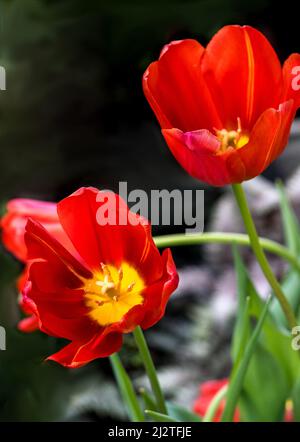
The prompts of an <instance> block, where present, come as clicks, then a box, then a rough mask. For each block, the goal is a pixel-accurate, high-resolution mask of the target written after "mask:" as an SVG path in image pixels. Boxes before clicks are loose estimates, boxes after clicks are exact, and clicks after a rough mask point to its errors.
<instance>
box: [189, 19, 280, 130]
mask: <svg viewBox="0 0 300 442" xmlns="http://www.w3.org/2000/svg"><path fill="white" fill-rule="evenodd" d="M201 67H202V72H203V75H204V77H205V79H206V81H207V84H208V86H209V89H210V91H211V94H212V96H213V99H214V101H215V103H216V106H217V109H218V112H219V114H220V117H221V120H222V121H223V128H225V129H227V130H231V129H236V128H237V118H238V117H240V118H241V123H242V127H243V128H244V129H248V130H250V129H251V128H252V126H253V125H254V124H255V122H256V120H257V119H258V118H259V116H260V114H261V113H262V112H264V111H265V110H266V109H268V108H270V107H275V108H277V107H278V105H279V99H280V96H281V84H282V83H281V82H282V72H281V66H280V63H279V60H278V58H277V55H276V53H275V52H274V50H273V48H272V46H271V45H270V43H269V42H268V40H267V39H266V38H265V37H264V36H263V35H262V34H261V33H260V32H259V31H257V30H256V29H253V28H251V27H249V26H243V27H241V26H225V27H224V28H222V29H221V30H220V31H219V32H218V33H217V34H216V35H215V36H214V37H213V38H212V40H211V41H210V43H209V44H208V46H207V48H206V51H205V54H204V56H203V58H202V63H201ZM186 109H187V108H186V107H185V108H184V109H183V111H186ZM217 128H218V129H222V127H217Z"/></svg>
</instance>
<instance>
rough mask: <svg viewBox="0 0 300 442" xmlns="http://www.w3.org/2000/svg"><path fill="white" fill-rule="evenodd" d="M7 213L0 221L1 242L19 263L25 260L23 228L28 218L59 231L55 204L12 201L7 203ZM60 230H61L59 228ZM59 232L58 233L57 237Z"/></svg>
mask: <svg viewBox="0 0 300 442" xmlns="http://www.w3.org/2000/svg"><path fill="white" fill-rule="evenodd" d="M6 209H7V213H6V214H5V215H4V216H3V218H2V219H1V221H0V226H1V228H2V241H3V244H4V245H5V247H6V248H7V249H8V250H9V251H10V252H11V253H12V254H13V255H14V256H15V257H16V258H18V259H19V260H20V261H23V262H25V261H26V259H27V248H26V246H25V242H24V233H25V226H26V223H27V221H28V218H29V217H31V218H34V219H35V220H36V221H40V222H41V223H43V224H44V225H45V224H47V228H49V229H51V230H53V232H55V231H56V230H59V224H58V215H57V211H56V204H55V203H49V202H45V201H38V200H31V199H22V198H18V199H13V200H10V201H9V202H8V203H7V206H6ZM60 230H62V229H61V228H60ZM59 234H60V232H58V235H59Z"/></svg>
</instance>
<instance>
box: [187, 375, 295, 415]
mask: <svg viewBox="0 0 300 442" xmlns="http://www.w3.org/2000/svg"><path fill="white" fill-rule="evenodd" d="M228 382H229V381H228V379H220V380H212V381H207V382H204V383H203V384H201V385H200V390H199V396H198V398H197V399H196V401H195V403H194V411H195V413H197V414H198V415H199V416H200V417H204V416H205V414H206V412H207V409H208V407H209V405H210V403H211V401H212V399H213V398H214V396H215V395H216V394H217V393H218V392H219V391H220V390H221V388H223V387H224V386H225V385H227V384H228ZM225 405H226V399H223V400H222V401H221V402H220V405H219V408H218V409H217V412H216V414H215V417H214V422H220V420H221V417H222V414H223V411H224V409H225ZM233 421H234V422H239V421H240V412H239V409H238V408H237V409H236V410H235V413H234V417H233ZM284 421H285V422H293V409H292V404H291V401H287V403H286V409H285V415H284Z"/></svg>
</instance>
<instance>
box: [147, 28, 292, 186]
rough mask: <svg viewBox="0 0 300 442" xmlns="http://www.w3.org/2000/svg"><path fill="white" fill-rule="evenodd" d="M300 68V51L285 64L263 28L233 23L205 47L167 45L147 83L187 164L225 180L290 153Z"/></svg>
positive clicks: (196, 172)
mask: <svg viewBox="0 0 300 442" xmlns="http://www.w3.org/2000/svg"><path fill="white" fill-rule="evenodd" d="M299 70H300V55H299V54H293V55H291V56H290V57H289V58H288V59H287V61H286V62H285V63H284V65H283V68H282V67H281V65H280V62H279V60H278V58H277V55H276V53H275V52H274V50H273V48H272V46H271V45H270V43H269V42H268V40H267V39H266V38H265V37H264V36H263V35H262V34H261V33H260V32H259V31H257V30H256V29H253V28H252V27H249V26H243V27H241V26H226V27H224V28H222V29H221V30H220V31H219V32H218V33H217V34H216V35H215V36H214V37H213V38H212V40H211V41H210V43H209V44H208V46H207V47H206V48H204V47H203V46H201V44H200V43H198V42H197V41H195V40H181V41H173V42H171V43H170V44H168V45H166V46H165V47H164V48H163V50H162V52H161V55H160V57H159V60H158V61H156V62H154V63H152V64H150V66H149V67H148V69H147V70H146V72H145V74H144V77H143V87H144V92H145V95H146V98H147V99H148V101H149V103H150V105H151V107H152V109H153V111H154V112H155V114H156V117H157V118H158V121H159V123H160V125H161V128H162V133H163V136H164V138H165V140H166V142H167V144H168V146H169V148H170V150H171V151H172V153H173V155H174V156H175V158H176V159H177V161H178V162H179V163H180V164H181V166H182V167H183V168H184V169H185V170H186V171H187V172H188V173H189V174H190V175H192V176H193V177H194V178H197V179H199V180H201V181H204V182H207V183H209V184H212V185H215V186H223V185H226V184H233V183H240V182H242V181H245V180H248V179H250V178H253V177H255V176H257V175H259V174H260V173H262V172H263V171H264V170H265V169H266V168H267V167H268V166H269V165H270V163H271V162H272V161H273V160H275V159H276V158H277V157H278V156H279V155H280V154H281V152H282V151H283V149H284V147H285V146H286V144H287V141H288V136H289V132H290V127H291V124H292V121H293V119H294V116H295V112H296V110H297V108H298V107H299V106H300V76H299Z"/></svg>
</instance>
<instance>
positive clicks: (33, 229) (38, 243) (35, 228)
mask: <svg viewBox="0 0 300 442" xmlns="http://www.w3.org/2000/svg"><path fill="white" fill-rule="evenodd" d="M25 230H26V231H25V243H26V246H27V249H28V260H40V259H43V260H45V261H47V262H48V263H58V262H59V261H60V262H62V263H63V264H64V265H65V266H66V267H68V268H69V269H70V270H71V271H72V272H74V273H75V274H76V275H78V276H82V277H85V278H91V277H92V274H91V272H90V271H89V270H88V269H87V268H86V267H85V266H84V265H83V264H82V263H81V262H79V261H78V260H77V259H76V258H75V257H74V256H73V255H72V254H71V253H70V252H69V251H68V250H67V249H66V248H65V247H64V246H63V245H62V244H61V243H60V242H58V241H57V240H56V239H55V238H54V236H52V235H51V234H50V233H48V232H47V230H46V229H45V228H44V227H43V226H42V225H41V224H39V223H38V222H36V221H33V220H32V219H29V220H28V222H27V224H26V229H25Z"/></svg>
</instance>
